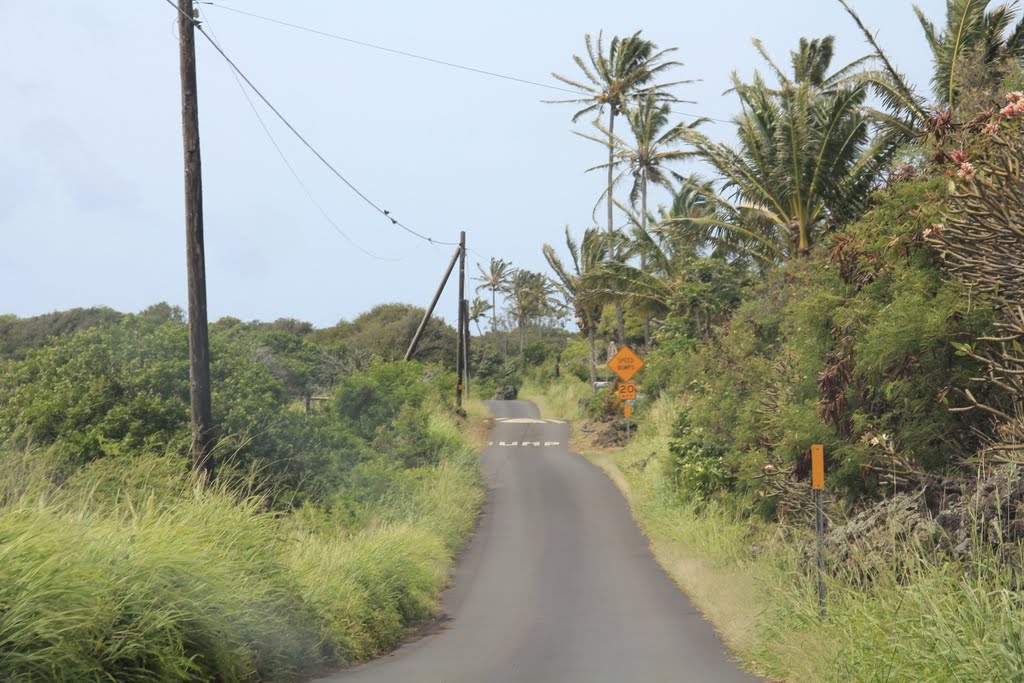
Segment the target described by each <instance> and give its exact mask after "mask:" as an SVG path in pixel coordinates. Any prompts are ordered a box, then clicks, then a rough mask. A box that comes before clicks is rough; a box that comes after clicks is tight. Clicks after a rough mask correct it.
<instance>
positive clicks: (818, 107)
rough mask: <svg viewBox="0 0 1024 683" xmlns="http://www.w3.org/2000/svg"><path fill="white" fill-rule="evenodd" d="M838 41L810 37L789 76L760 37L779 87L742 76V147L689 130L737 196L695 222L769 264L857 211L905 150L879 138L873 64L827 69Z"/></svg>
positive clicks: (738, 86)
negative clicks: (863, 74) (864, 75)
mask: <svg viewBox="0 0 1024 683" xmlns="http://www.w3.org/2000/svg"><path fill="white" fill-rule="evenodd" d="M833 42H834V40H833V38H832V36H827V37H825V38H823V39H820V40H807V39H801V41H800V49H799V50H798V51H795V52H792V53H791V57H792V67H793V77H792V78H790V77H789V76H788V75H787V74H786V73H784V72H783V71H782V70H781V69H780V68H779V67H777V66H776V65H775V64H774V62H772V60H771V58H770V57H769V56H768V54H767V53H766V52H765V51H764V49H763V48H762V47H761V45H760V43H758V42H757V41H755V45H756V46H757V47H758V49H759V50H760V51H761V54H762V55H763V56H764V58H765V60H766V61H767V63H768V65H769V67H770V69H771V71H772V72H773V73H774V75H775V77H776V78H777V80H778V81H779V84H778V86H776V87H772V86H769V85H768V84H767V83H766V82H765V80H764V78H763V77H762V76H761V74H760V73H755V75H754V79H753V82H752V83H744V82H742V81H740V79H739V77H738V76H737V75H736V74H733V89H734V91H735V92H736V93H737V95H738V96H739V98H740V102H741V104H742V106H743V113H742V114H741V115H740V116H738V117H737V118H736V119H735V121H736V125H737V128H738V131H737V132H738V137H739V143H738V146H737V147H735V148H734V147H731V146H728V145H724V144H719V143H715V142H712V141H711V140H710V139H709V138H708V137H707V136H705V135H702V134H700V133H698V132H697V131H695V130H689V129H687V130H684V131H683V135H684V136H685V137H686V139H687V141H688V142H690V143H691V144H692V145H693V146H694V148H695V149H696V150H697V152H698V153H699V154H700V156H701V157H703V158H704V160H705V161H707V162H708V163H710V164H711V165H712V166H713V167H714V168H715V169H716V170H717V171H718V173H719V174H720V176H721V177H722V179H723V181H724V188H725V190H726V191H727V192H729V193H730V194H731V200H732V201H729V200H728V199H726V198H724V197H721V196H718V197H714V198H713V199H714V201H715V203H716V204H717V205H718V208H719V211H717V212H716V213H715V214H714V215H713V216H710V217H707V218H701V219H696V220H697V221H698V222H701V223H703V224H705V225H706V226H707V227H708V228H709V229H711V230H712V232H713V233H715V234H716V235H718V236H726V239H727V240H731V243H732V244H735V245H741V246H742V248H744V249H745V250H746V251H748V252H749V253H751V254H752V255H754V256H756V257H759V258H761V259H764V260H765V261H769V262H777V261H784V260H787V259H790V258H793V257H796V256H799V255H803V254H806V253H808V251H809V250H810V248H811V247H812V246H813V245H814V243H815V242H816V241H817V239H818V237H819V235H820V234H821V233H822V232H823V231H824V230H826V229H828V228H829V227H830V226H832V225H835V224H839V223H843V222H845V221H847V220H849V219H850V218H851V217H853V216H855V215H857V213H858V212H859V210H860V209H861V208H862V206H863V203H864V201H865V198H866V196H867V194H868V190H869V189H870V187H871V185H872V184H873V183H874V182H875V181H876V180H877V178H878V175H879V173H880V171H881V169H882V168H883V167H884V166H885V164H886V163H888V162H889V161H890V160H891V159H892V157H893V155H894V154H895V152H896V148H897V142H898V140H897V139H896V138H894V137H892V136H888V135H877V136H873V135H872V127H873V125H874V124H875V123H876V120H875V119H874V118H873V117H872V115H871V112H870V111H869V110H867V108H866V107H865V104H864V103H865V100H866V98H867V83H866V82H865V81H864V80H863V79H860V78H858V77H857V76H856V74H857V70H858V69H860V68H861V66H862V65H863V64H864V63H865V60H864V59H860V60H857V61H855V62H853V63H851V64H849V65H847V66H846V67H844V68H842V69H840V70H838V71H837V72H835V73H832V74H829V73H828V71H829V68H830V66H831V60H832V49H833Z"/></svg>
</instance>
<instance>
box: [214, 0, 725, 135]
mask: <svg viewBox="0 0 1024 683" xmlns="http://www.w3.org/2000/svg"><path fill="white" fill-rule="evenodd" d="M197 2H198V3H199V4H202V5H209V6H210V7H215V8H217V9H222V10H226V11H228V12H234V13H236V14H241V15H244V16H247V17H251V18H253V19H259V20H260V21H265V22H268V23H271V24H277V25H278V26H284V27H287V28H291V29H295V30H297V31H304V32H306V33H311V34H314V35H318V36H321V37H324V38H330V39H332V40H340V41H342V42H346V43H351V44H353V45H360V46H362V47H368V48H371V49H373V50H380V51H382V52H390V53H391V54H395V55H400V56H402V57H409V58H411V59H418V60H421V61H424V62H430V63H432V64H438V65H440V66H446V67H449V68H452V69H460V70H462V71H470V72H472V73H476V74H480V75H483V76H490V77H492V78H501V79H504V80H506V81H514V82H516V83H523V84H525V85H532V86H535V87H538V88H547V89H548V90H557V91H559V92H565V93H571V94H573V95H580V94H582V93H581V92H580V91H579V90H574V89H572V88H566V87H563V86H560V85H554V84H551V83H541V82H540V81H532V80H530V79H528V78H520V77H518V76H510V75H508V74H503V73H500V72H497V71H489V70H487V69H480V68H477V67H474V66H466V65H465V64H459V63H457V62H450V61H446V60H443V59H435V58H434V57H427V56H424V55H420V54H416V53H415V52H408V51H406V50H398V49H395V48H391V47H385V46H383V45H377V44H375V43H369V42H366V41H363V40H356V39H355V38H349V37H347V36H342V35H338V34H336V33H329V32H327V31H321V30H319V29H315V28H311V27H309V26H303V25H301V24H294V23H292V22H289V21H283V20H281V19H274V18H273V17H267V16H263V15H262V14H256V13H255V12H249V11H246V10H242V9H238V8H237V7H231V6H229V5H222V4H220V3H217V2H211V1H210V0H197ZM670 111H671V112H672V113H673V114H677V115H679V116H689V117H691V118H698V119H707V120H709V121H715V122H717V123H732V121H729V120H726V119H719V118H715V117H713V116H705V115H702V114H693V113H689V112H683V111H677V110H670Z"/></svg>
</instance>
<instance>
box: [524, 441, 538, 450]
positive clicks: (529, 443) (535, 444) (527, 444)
mask: <svg viewBox="0 0 1024 683" xmlns="http://www.w3.org/2000/svg"><path fill="white" fill-rule="evenodd" d="M523 445H524V446H536V447H537V448H540V441H524V442H523Z"/></svg>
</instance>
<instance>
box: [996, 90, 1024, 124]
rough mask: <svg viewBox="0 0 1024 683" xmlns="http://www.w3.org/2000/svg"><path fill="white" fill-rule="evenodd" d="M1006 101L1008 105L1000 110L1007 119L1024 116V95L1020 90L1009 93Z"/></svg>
mask: <svg viewBox="0 0 1024 683" xmlns="http://www.w3.org/2000/svg"><path fill="white" fill-rule="evenodd" d="M1006 101H1007V102H1008V104H1007V105H1006V106H1005V107H1003V108H1002V109H1000V110H999V113H1000V114H1002V115H1003V116H1004V117H1005V118H1008V119H1012V118H1016V117H1018V116H1022V115H1024V93H1022V92H1020V91H1019V90H1015V91H1014V92H1011V93H1007V95H1006Z"/></svg>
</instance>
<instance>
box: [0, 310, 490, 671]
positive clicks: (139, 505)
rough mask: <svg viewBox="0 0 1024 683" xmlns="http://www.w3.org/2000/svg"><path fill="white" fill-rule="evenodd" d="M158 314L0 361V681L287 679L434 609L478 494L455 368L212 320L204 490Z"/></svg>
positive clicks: (167, 322) (395, 638)
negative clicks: (356, 354)
mask: <svg viewBox="0 0 1024 683" xmlns="http://www.w3.org/2000/svg"><path fill="white" fill-rule="evenodd" d="M168 308H169V307H168ZM173 313H174V311H167V310H162V309H160V308H159V307H157V308H155V309H153V310H150V311H146V312H144V313H143V314H139V315H127V316H118V317H116V318H114V319H111V320H106V321H100V322H97V323H96V324H91V325H87V326H86V327H87V329H84V330H81V331H78V332H75V333H69V334H65V335H57V336H50V337H47V338H46V339H45V342H42V343H38V344H33V345H32V348H29V349H26V351H25V354H24V355H25V357H24V359H20V360H19V359H17V358H12V359H7V360H5V361H2V362H0V444H2V445H0V468H2V469H3V471H4V472H5V475H4V476H3V477H0V581H2V582H3V585H2V586H0V679H3V680H25V681H43V680H46V681H68V682H70V681H75V682H77V681H109V680H117V681H153V682H156V681H208V680H218V681H260V680H273V681H285V680H296V679H298V678H300V677H303V676H308V675H309V674H312V673H314V672H316V671H318V670H321V669H322V668H323V667H329V666H340V665H343V664H346V663H351V662H354V661H358V660H363V659H366V658H369V657H371V656H374V655H376V654H379V653H381V652H383V651H385V650H387V649H390V648H392V647H394V646H395V645H396V644H397V643H398V642H399V641H400V640H401V639H402V638H403V637H404V635H405V633H406V629H408V628H409V627H410V626H411V625H413V624H416V623H418V622H421V621H423V620H424V619H427V618H429V617H430V616H431V615H432V614H433V610H434V608H435V602H436V598H437V595H438V592H439V591H440V589H441V587H442V585H443V583H444V579H445V577H446V576H447V573H448V569H449V567H450V563H451V558H452V556H453V554H454V552H455V550H456V548H457V547H458V546H459V545H460V544H461V543H462V542H463V541H464V539H465V538H466V536H467V535H468V534H469V532H470V531H471V529H472V526H473V523H474V521H475V517H476V512H477V510H478V509H479V505H480V503H481V489H480V485H479V476H478V470H477V462H476V457H475V452H474V451H473V449H472V448H471V447H469V445H468V444H467V443H466V442H465V440H464V439H463V437H462V435H461V434H460V433H459V431H458V429H457V428H456V426H455V424H454V423H453V422H452V416H451V414H450V404H451V400H452V395H453V392H452V391H451V390H452V389H453V388H454V384H455V381H454V377H453V376H452V374H451V373H450V372H446V371H444V370H440V369H437V368H431V367H428V366H425V365H422V364H419V363H404V364H394V363H386V362H383V361H381V360H379V359H372V358H367V359H365V362H363V363H361V364H360V367H363V368H364V369H362V370H358V369H356V368H355V367H353V366H352V365H346V363H347V360H346V359H347V358H350V356H346V355H345V354H339V353H335V351H332V350H330V349H325V348H324V347H321V346H318V345H317V344H316V343H314V342H313V341H311V339H310V338H311V337H312V336H313V335H312V333H311V331H310V330H309V329H307V328H308V326H305V325H303V324H301V323H297V322H296V321H279V322H278V323H274V324H270V325H265V324H262V323H242V322H240V321H237V320H232V319H224V320H222V321H219V322H218V323H217V324H215V325H214V326H212V330H211V332H212V333H211V371H212V380H213V381H212V385H213V404H214V421H215V423H216V425H217V428H218V445H217V447H216V457H217V459H218V462H219V466H218V475H217V480H216V482H215V483H214V484H213V485H210V484H209V483H207V484H205V485H204V484H202V483H199V482H196V481H193V480H192V479H191V477H190V475H189V473H188V457H187V451H188V446H189V441H190V430H189V409H188V400H189V395H188V366H187V358H188V340H187V329H186V327H185V325H184V323H183V322H182V321H181V320H180V316H175V315H173ZM346 353H350V351H346ZM322 392H333V398H332V399H331V400H329V401H317V402H316V403H312V402H311V401H310V399H311V397H312V396H313V395H314V394H316V393H322Z"/></svg>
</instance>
